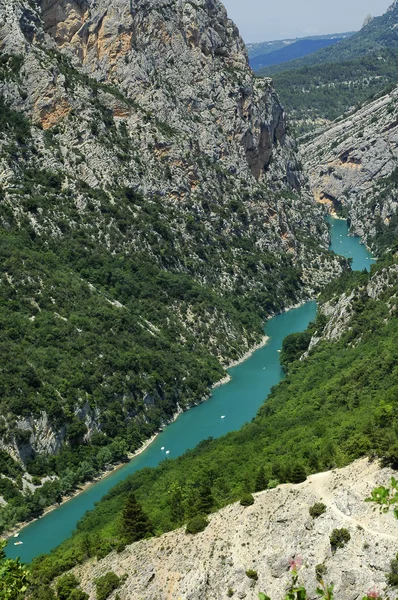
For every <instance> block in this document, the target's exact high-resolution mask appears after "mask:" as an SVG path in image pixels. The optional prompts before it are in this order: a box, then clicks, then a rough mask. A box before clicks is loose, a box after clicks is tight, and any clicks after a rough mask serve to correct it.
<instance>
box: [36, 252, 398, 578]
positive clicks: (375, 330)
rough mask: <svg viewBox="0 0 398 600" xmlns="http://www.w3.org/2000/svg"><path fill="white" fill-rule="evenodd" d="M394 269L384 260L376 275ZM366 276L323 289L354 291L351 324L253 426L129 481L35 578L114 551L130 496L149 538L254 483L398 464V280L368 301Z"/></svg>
mask: <svg viewBox="0 0 398 600" xmlns="http://www.w3.org/2000/svg"><path fill="white" fill-rule="evenodd" d="M391 263H392V259H391V257H390V258H386V259H385V261H384V263H381V264H380V265H379V266H378V267H372V273H375V272H376V271H377V269H381V268H383V267H387V268H388V265H390V264H391ZM369 277H370V275H369V274H368V273H366V272H365V273H352V274H345V275H344V277H343V278H342V279H341V280H340V281H336V282H334V283H333V284H331V285H330V286H329V288H328V289H327V291H325V295H324V297H325V298H326V297H329V298H330V297H333V296H335V295H337V294H340V293H341V291H342V290H349V289H354V290H355V300H354V303H353V307H354V313H353V315H352V317H351V321H350V327H349V328H347V329H346V330H345V331H344V333H343V334H342V337H341V338H340V339H339V340H338V341H336V342H334V343H330V342H325V341H323V342H320V343H319V344H318V345H317V346H315V347H314V348H313V349H312V350H311V352H310V354H309V356H308V358H307V359H306V360H305V361H294V362H292V363H290V364H289V367H288V373H287V376H286V379H285V380H284V381H282V382H281V383H280V384H278V385H277V386H276V387H275V388H274V389H273V391H272V393H271V395H270V397H269V398H268V400H267V402H266V403H265V404H264V405H263V406H262V408H261V409H260V411H259V413H258V415H257V417H256V418H255V419H253V421H252V422H251V423H248V424H246V425H245V426H244V427H243V428H242V429H241V430H240V431H235V432H231V433H229V434H228V435H226V436H225V437H223V438H220V439H217V440H212V439H209V440H205V441H203V442H201V443H200V444H199V445H198V446H197V447H196V448H195V449H193V450H190V451H188V452H186V453H185V454H184V455H183V456H181V457H179V458H177V459H175V460H169V461H165V462H164V463H162V464H161V465H160V466H159V467H157V468H156V469H144V470H142V471H140V472H137V473H135V474H133V475H131V476H130V477H128V478H127V479H126V480H125V481H123V482H122V483H120V484H119V485H117V486H116V487H115V488H113V489H112V490H111V491H110V492H109V493H108V494H107V495H106V496H105V498H104V499H103V500H102V501H101V502H100V503H98V505H97V506H96V508H95V509H94V510H93V511H92V512H90V513H88V514H87V515H86V516H85V517H84V518H83V519H82V521H81V522H80V523H79V525H78V528H77V531H76V533H75V535H74V536H73V537H72V538H71V539H70V540H67V541H66V542H65V543H64V544H62V545H61V546H60V548H59V549H58V550H55V551H54V552H53V553H52V554H51V555H49V556H48V557H45V558H43V559H37V560H36V561H35V562H34V573H36V574H37V576H38V577H42V576H43V575H44V576H45V577H50V578H51V577H53V576H54V575H56V574H58V573H60V572H62V570H63V569H65V568H70V566H72V565H73V564H76V563H78V562H81V561H82V560H84V559H85V557H86V556H88V555H91V556H93V555H95V554H96V552H97V551H98V548H101V547H107V548H109V549H111V548H112V547H116V546H117V543H118V536H119V519H120V514H121V511H122V508H123V505H124V501H125V498H126V496H127V495H128V494H129V493H131V492H134V493H135V495H136V498H137V500H138V501H139V503H140V504H141V505H142V506H143V509H144V511H145V513H146V514H147V515H148V516H149V518H150V520H151V522H152V524H153V527H154V530H155V533H161V532H163V531H168V530H170V529H172V528H175V527H177V526H180V525H182V524H183V523H184V522H187V521H188V520H190V519H191V518H192V517H193V516H195V512H196V514H200V513H201V512H203V509H204V506H206V510H209V509H210V510H216V509H218V508H220V507H222V506H224V505H226V504H228V503H230V502H233V501H238V500H240V498H241V497H242V494H246V493H248V492H252V491H254V489H255V486H256V482H257V484H258V485H260V486H261V487H262V486H263V485H264V484H265V483H266V482H268V483H267V487H270V486H271V487H272V486H273V485H274V483H273V481H275V485H277V484H278V482H281V483H283V482H288V481H297V480H303V478H305V475H306V473H311V472H317V471H321V470H326V469H329V468H334V467H339V466H343V465H346V464H348V463H349V462H351V461H352V460H353V459H355V458H358V457H360V456H363V455H366V454H368V455H372V456H376V455H377V456H380V457H381V458H382V459H383V460H384V462H386V463H389V464H393V465H398V436H397V431H398V428H397V422H396V416H395V415H396V414H397V411H396V406H397V405H396V403H397V397H398V396H397V384H396V368H397V364H398V322H397V320H396V319H394V318H391V317H390V315H391V310H393V309H392V308H391V307H394V306H396V304H397V302H398V300H397V296H396V294H397V291H398V280H397V278H396V276H394V275H393V273H391V280H390V283H391V287H390V288H387V289H386V291H385V292H384V293H383V295H382V296H381V297H380V299H378V300H374V299H372V298H369V297H368V296H367V295H366V294H364V293H363V290H364V288H365V287H366V285H367V283H368V279H369ZM325 323H326V319H325V317H324V316H319V317H318V318H317V320H316V322H315V323H313V324H311V325H310V327H309V330H308V331H318V333H320V332H321V331H322V329H323V328H324V326H325ZM370 365H371V366H372V368H370ZM276 431H277V432H278V435H275V432H276ZM292 457H294V459H293V458H292ZM262 469H264V474H262ZM260 475H261V477H260ZM258 481H260V483H258ZM271 484H272V485H271ZM209 492H210V493H209Z"/></svg>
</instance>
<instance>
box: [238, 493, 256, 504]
mask: <svg viewBox="0 0 398 600" xmlns="http://www.w3.org/2000/svg"><path fill="white" fill-rule="evenodd" d="M252 504H254V498H253V495H252V494H245V495H244V496H242V498H241V499H240V505H241V506H251V505H252Z"/></svg>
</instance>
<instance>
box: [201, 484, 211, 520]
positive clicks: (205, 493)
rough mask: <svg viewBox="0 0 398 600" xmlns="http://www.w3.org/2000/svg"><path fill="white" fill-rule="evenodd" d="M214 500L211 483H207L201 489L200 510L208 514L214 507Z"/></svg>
mask: <svg viewBox="0 0 398 600" xmlns="http://www.w3.org/2000/svg"><path fill="white" fill-rule="evenodd" d="M213 504H214V500H213V495H212V493H211V488H210V485H209V484H205V485H203V486H202V487H201V489H200V491H199V499H198V505H197V508H198V512H199V513H202V514H204V515H207V514H208V513H209V512H210V511H211V509H212V508H213Z"/></svg>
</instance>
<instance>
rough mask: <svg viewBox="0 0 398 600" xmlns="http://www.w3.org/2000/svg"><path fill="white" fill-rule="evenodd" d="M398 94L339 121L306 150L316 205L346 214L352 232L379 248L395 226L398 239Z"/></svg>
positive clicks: (304, 149) (393, 232) (305, 158)
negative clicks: (382, 237)
mask: <svg viewBox="0 0 398 600" xmlns="http://www.w3.org/2000/svg"><path fill="white" fill-rule="evenodd" d="M397 99H398V91H397V89H394V90H392V91H391V92H390V93H388V94H386V95H384V96H382V97H381V98H379V99H377V100H375V101H373V102H371V103H369V104H367V105H366V106H364V107H363V108H361V109H359V110H358V111H356V112H354V113H353V114H352V115H350V116H348V117H346V118H344V119H342V120H339V121H336V122H335V123H334V124H333V125H332V126H331V127H329V128H328V129H326V130H325V131H324V132H323V133H321V134H320V135H317V136H315V137H313V139H311V140H310V141H309V142H307V143H305V144H304V146H303V147H302V149H301V153H302V158H303V162H304V164H305V166H306V168H307V170H308V174H309V178H310V183H311V187H312V190H313V193H314V196H315V198H316V200H317V201H318V202H320V203H323V204H326V205H328V206H329V207H330V209H331V210H337V211H338V212H341V211H342V209H343V214H344V215H347V216H348V217H349V219H350V222H351V228H352V232H353V233H354V234H356V235H359V236H361V237H362V239H363V240H364V241H365V242H366V243H368V244H369V245H372V246H373V248H375V249H377V240H376V237H377V236H380V234H381V233H382V232H383V230H384V229H386V228H388V227H389V226H390V224H391V226H392V227H393V230H392V231H391V234H392V236H395V237H396V235H397V233H398V232H397V231H396V223H395V217H396V213H397V206H398V205H397V198H396V189H395V187H396V186H395V176H394V173H395V171H396V169H397V166H398V151H397V145H398V119H397V116H398V105H397Z"/></svg>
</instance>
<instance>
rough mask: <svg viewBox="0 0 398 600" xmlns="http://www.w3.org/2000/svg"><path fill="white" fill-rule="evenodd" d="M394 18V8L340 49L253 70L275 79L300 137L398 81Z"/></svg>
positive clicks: (397, 11)
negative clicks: (314, 126) (314, 124)
mask: <svg viewBox="0 0 398 600" xmlns="http://www.w3.org/2000/svg"><path fill="white" fill-rule="evenodd" d="M397 16H398V6H397V5H393V6H392V7H391V8H390V9H389V10H388V11H387V12H386V13H385V14H384V15H382V16H381V17H377V18H374V19H373V20H372V21H371V22H370V23H369V24H367V25H366V26H365V27H363V28H362V29H361V30H360V31H359V32H358V33H356V34H354V35H353V36H350V37H349V38H347V39H345V40H342V41H340V42H339V43H338V44H335V45H333V46H329V47H327V48H323V49H321V50H318V51H317V52H313V53H312V54H310V55H308V56H304V57H302V58H299V59H297V60H292V61H287V62H283V63H281V64H278V65H270V66H267V67H264V68H263V69H259V70H257V75H259V76H266V77H272V78H273V80H274V83H275V86H276V89H277V91H278V93H279V95H280V97H281V99H282V102H283V103H284V105H285V107H286V109H287V111H288V113H289V115H290V118H291V119H292V121H293V122H295V123H296V125H297V132H298V133H301V132H305V131H307V130H308V129H311V127H313V123H314V122H315V123H316V122H318V123H320V122H322V121H324V120H325V119H326V120H329V121H330V120H334V119H336V118H338V117H339V116H340V115H342V114H343V113H345V112H347V111H349V110H352V109H354V108H355V107H357V106H358V105H360V104H362V103H363V102H365V101H367V100H368V99H369V98H370V97H374V96H376V95H378V94H382V92H383V90H384V89H385V88H386V87H387V86H388V85H393V84H395V83H396V82H397V81H398V66H397V65H398V60H397V58H398V36H397V32H396V22H397Z"/></svg>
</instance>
